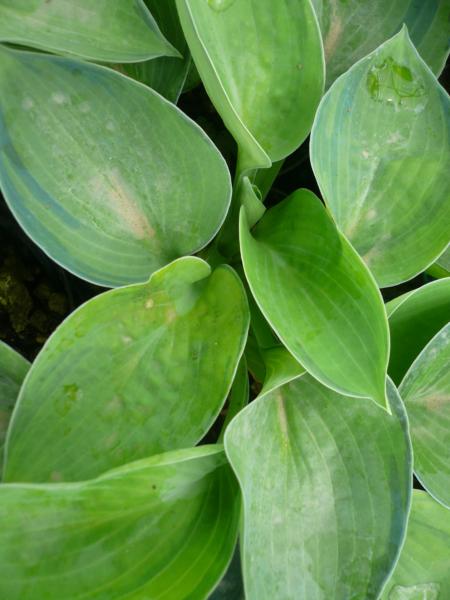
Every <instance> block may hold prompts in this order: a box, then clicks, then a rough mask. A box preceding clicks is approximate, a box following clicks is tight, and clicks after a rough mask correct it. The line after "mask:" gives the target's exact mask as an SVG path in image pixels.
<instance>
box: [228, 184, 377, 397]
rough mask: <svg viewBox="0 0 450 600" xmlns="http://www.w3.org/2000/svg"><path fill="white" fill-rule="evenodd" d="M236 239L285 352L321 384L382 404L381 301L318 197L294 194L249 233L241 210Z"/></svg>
mask: <svg viewBox="0 0 450 600" xmlns="http://www.w3.org/2000/svg"><path fill="white" fill-rule="evenodd" d="M240 236H241V250H242V260H243V264H244V269H245V273H246V276H247V279H248V282H249V285H250V288H251V290H252V293H253V295H254V297H255V299H256V301H257V302H258V304H259V306H260V308H261V310H262V312H263V313H264V315H265V317H266V318H267V320H268V321H269V323H270V324H271V325H272V327H273V328H274V330H275V331H276V333H277V334H278V335H279V337H280V338H281V340H282V341H283V343H284V344H285V346H286V347H287V349H288V350H289V351H290V352H291V353H292V354H293V355H294V357H295V358H296V359H297V360H298V361H300V362H301V364H302V365H303V366H304V367H305V369H306V370H307V371H309V372H310V373H312V374H313V375H314V377H316V378H317V379H319V380H320V381H322V382H323V383H324V384H325V385H328V386H330V387H332V388H333V389H336V390H337V391H341V392H343V393H348V394H350V395H354V396H363V397H371V398H373V399H374V400H375V401H377V402H379V403H380V404H382V405H384V404H385V375H386V365H387V359H388V343H389V341H388V331H387V320H386V315H385V311H384V307H383V303H382V300H381V296H380V293H379V290H378V289H377V287H376V285H375V283H374V281H373V279H372V277H371V275H370V273H369V272H368V270H367V269H366V267H365V266H364V264H363V262H362V261H361V259H360V258H359V257H358V255H357V254H356V252H355V251H354V250H353V248H352V247H351V246H350V244H349V243H348V242H347V240H346V239H345V238H344V237H343V236H342V235H341V234H340V233H339V231H338V230H337V229H336V227H335V225H334V223H333V221H332V220H331V218H330V217H329V215H328V214H327V212H326V210H325V208H324V207H323V205H322V203H321V202H320V201H319V199H318V198H317V197H316V196H314V194H312V193H311V192H308V191H307V190H299V191H297V192H295V193H294V194H292V195H291V196H290V197H289V198H287V199H286V200H284V201H283V202H281V203H280V204H278V205H277V206H275V207H274V208H272V209H270V210H268V211H267V213H266V214H265V215H264V217H263V218H262V219H261V221H259V223H258V224H257V225H256V227H255V228H254V229H253V231H252V232H250V231H249V230H248V227H247V222H246V216H245V212H244V211H243V210H242V211H241V224H240Z"/></svg>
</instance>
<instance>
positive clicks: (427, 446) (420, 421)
mask: <svg viewBox="0 0 450 600" xmlns="http://www.w3.org/2000/svg"><path fill="white" fill-rule="evenodd" d="M449 365H450V323H449V324H447V325H446V326H445V327H443V328H442V329H441V331H440V332H439V333H437V334H436V335H435V336H434V338H433V339H432V340H431V342H429V344H428V345H427V346H426V347H425V348H424V349H423V350H422V352H421V353H420V354H419V356H418V357H417V358H416V360H415V361H414V362H413V364H412V365H411V367H410V369H409V371H408V372H407V373H406V375H405V377H404V379H403V381H402V383H401V385H400V387H399V392H400V394H401V396H402V398H403V400H404V402H405V406H406V410H407V412H408V417H409V423H410V426H411V439H412V443H413V448H414V471H415V473H416V476H417V478H418V479H419V480H420V482H421V483H422V485H423V486H424V487H425V488H426V489H427V490H428V491H429V493H430V494H432V495H433V496H434V497H435V498H436V499H437V500H439V502H442V504H444V505H445V506H447V507H448V508H450V369H449Z"/></svg>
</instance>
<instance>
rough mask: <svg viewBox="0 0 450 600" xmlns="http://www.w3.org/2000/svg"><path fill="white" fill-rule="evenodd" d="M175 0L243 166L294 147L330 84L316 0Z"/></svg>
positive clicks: (258, 163)
mask: <svg viewBox="0 0 450 600" xmlns="http://www.w3.org/2000/svg"><path fill="white" fill-rule="evenodd" d="M176 1H177V8H178V13H179V15H180V21H181V25H182V27H183V31H184V34H185V37H186V39H187V42H188V44H189V48H190V51H191V54H192V57H193V59H194V61H195V64H196V66H197V69H198V71H199V73H200V76H201V78H202V81H203V83H204V85H205V88H206V91H207V92H208V94H209V96H210V98H211V100H212V102H213V104H214V106H215V107H216V109H217V111H218V112H219V114H220V116H221V117H222V119H223V121H224V123H225V125H226V127H227V129H228V130H229V131H230V132H231V133H232V135H233V136H234V138H235V140H236V142H237V144H238V147H239V155H240V158H239V167H238V171H239V172H240V173H242V172H244V171H246V170H247V169H253V168H256V167H264V166H265V167H270V165H271V162H273V161H278V160H280V159H281V158H284V157H285V156H288V155H289V154H291V153H292V152H293V151H294V150H295V149H296V148H297V147H298V146H299V145H300V144H301V143H302V141H303V140H304V139H305V137H306V136H307V135H308V133H309V131H310V129H311V125H312V120H313V118H314V113H315V111H316V108H317V105H318V103H319V100H320V97H321V95H322V92H323V84H324V62H323V49H322V42H321V36H320V30H319V26H318V23H317V19H316V16H315V14H314V10H313V8H312V6H311V3H310V0H298V1H296V2H290V1H288V0H277V2H273V1H272V0H239V1H236V0H176Z"/></svg>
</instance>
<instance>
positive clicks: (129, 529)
mask: <svg viewBox="0 0 450 600" xmlns="http://www.w3.org/2000/svg"><path fill="white" fill-rule="evenodd" d="M239 508H240V497H239V490H238V488H237V484H236V482H235V480H234V477H233V475H232V473H231V470H230V468H229V466H228V465H227V464H226V459H225V456H224V453H223V450H222V449H221V447H217V446H203V447H201V448H195V449H190V450H183V451H177V452H170V453H167V454H163V455H160V456H155V457H152V458H150V459H145V460H142V461H139V462H137V463H133V464H130V465H126V467H123V468H120V469H116V470H114V471H110V472H108V473H106V474H105V475H102V476H101V477H99V478H98V479H93V480H91V481H87V482H83V483H70V484H50V485H48V484H40V485H30V484H26V485H24V484H7V485H2V486H0V519H1V522H2V527H1V528H0V596H1V597H2V598H5V599H6V598H7V599H8V600H44V598H45V600H62V599H63V598H64V599H69V598H70V599H71V600H81V599H85V598H89V599H91V598H92V599H95V600H115V599H117V600H119V599H122V598H130V599H134V600H141V599H144V598H163V597H164V596H165V597H167V598H170V599H171V600H184V599H186V598H192V599H193V600H194V599H198V600H200V599H201V598H205V597H207V595H208V592H209V591H210V590H211V589H212V588H213V587H214V586H215V585H216V583H217V581H218V580H219V579H220V577H221V576H222V573H223V571H224V570H225V568H226V566H227V564H228V562H229V560H230V558H231V555H232V553H233V549H234V545H235V541H236V534H237V526H238V520H239Z"/></svg>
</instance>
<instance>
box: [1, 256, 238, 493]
mask: <svg viewBox="0 0 450 600" xmlns="http://www.w3.org/2000/svg"><path fill="white" fill-rule="evenodd" d="M209 271H210V269H209V267H208V265H207V264H206V263H205V262H203V261H202V260H200V259H199V258H194V257H188V258H184V259H179V260H178V261H175V262H174V263H172V264H170V265H168V266H167V267H165V268H164V269H162V270H161V271H158V272H156V273H155V274H154V275H153V277H152V278H151V279H150V282H149V283H147V284H143V285H134V286H129V287H124V288H120V289H118V290H113V291H110V292H106V293H104V294H101V295H100V296H97V297H96V298H94V299H92V300H90V301H89V302H87V303H86V304H85V305H83V306H82V307H81V308H80V309H78V310H77V311H75V312H74V313H73V314H71V315H70V316H69V317H68V318H67V319H66V321H64V323H63V324H62V325H61V326H60V327H59V328H58V329H57V330H56V332H55V333H54V334H53V335H52V337H51V338H50V339H49V341H48V342H47V344H46V346H45V347H44V349H43V350H42V351H41V353H40V354H39V356H38V357H37V359H36V361H35V363H34V364H33V367H32V369H31V371H30V374H29V376H28V378H27V380H26V382H25V384H24V386H23V388H22V390H21V394H20V397H19V401H18V404H17V408H16V411H15V413H14V417H13V420H12V422H11V426H10V432H9V436H8V441H7V458H6V464H5V479H6V480H7V481H35V482H38V481H49V480H50V481H68V480H72V481H74V480H81V479H87V478H89V477H94V476H96V475H99V474H100V473H102V472H104V471H105V470H107V469H109V468H113V467H116V466H118V465H121V464H125V463H127V462H130V461H132V460H136V459H139V458H144V457H146V456H150V455H151V454H155V453H158V452H163V451H165V450H171V449H176V448H182V447H187V446H191V445H194V444H195V443H196V442H198V441H199V440H200V439H201V438H202V437H203V435H204V434H205V433H206V432H207V431H208V429H209V427H210V426H211V425H212V423H213V422H214V420H215V419H216V417H217V415H218V413H219V411H220V409H221V408H222V406H223V404H224V402H225V399H226V397H227V395H228V392H229V389H230V387H231V383H232V381H233V377H234V374H235V371H236V369H237V365H238V361H239V358H240V356H241V354H242V351H243V349H244V344H245V339H246V334H247V327H248V309H247V303H246V298H245V293H244V290H243V287H242V284H241V282H240V280H239V278H238V276H237V275H236V274H235V273H234V272H233V271H232V269H230V268H229V267H226V266H223V267H219V268H218V269H216V270H215V271H214V272H213V273H212V274H211V275H210V276H208V275H209ZM30 457H33V460H30Z"/></svg>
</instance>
